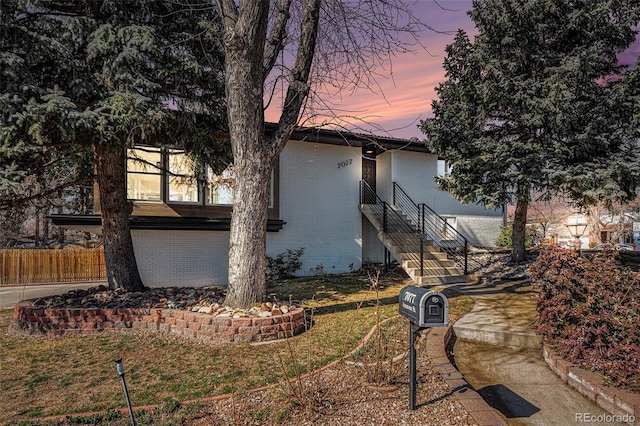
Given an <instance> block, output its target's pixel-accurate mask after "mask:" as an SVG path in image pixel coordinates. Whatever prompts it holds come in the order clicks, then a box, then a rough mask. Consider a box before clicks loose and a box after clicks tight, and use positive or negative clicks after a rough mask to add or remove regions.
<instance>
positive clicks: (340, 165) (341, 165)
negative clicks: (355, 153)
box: [338, 158, 353, 168]
mask: <svg viewBox="0 0 640 426" xmlns="http://www.w3.org/2000/svg"><path fill="white" fill-rule="evenodd" d="M351 163H353V159H352V158H349V159H348V160H344V161H341V162H339V163H338V168H341V167H347V166H349V165H351Z"/></svg>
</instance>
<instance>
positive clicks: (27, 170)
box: [0, 0, 230, 290]
mask: <svg viewBox="0 0 640 426" xmlns="http://www.w3.org/2000/svg"><path fill="white" fill-rule="evenodd" d="M0 11H1V14H0V20H1V22H0V24H1V25H0V31H1V39H0V72H1V74H0V78H1V80H0V191H2V193H3V194H4V196H5V197H10V196H11V194H12V188H13V187H14V186H15V183H16V182H20V181H21V180H23V179H24V178H26V177H27V176H29V175H32V174H37V173H43V172H44V170H45V169H48V168H50V166H51V165H52V164H56V163H59V162H61V161H72V162H74V161H79V160H80V159H82V158H83V157H82V156H83V155H84V154H85V153H86V152H87V151H89V152H91V151H92V152H93V153H94V159H95V172H96V177H97V181H98V184H99V188H100V192H99V196H100V207H101V214H102V226H103V239H104V247H105V261H106V263H107V270H108V279H109V286H110V287H111V288H117V287H119V288H123V289H125V290H140V289H142V288H143V287H144V286H143V284H142V281H141V280H140V277H139V274H138V270H137V265H136V261H135V256H134V253H133V245H132V241H131V235H130V232H129V224H128V215H129V213H130V206H129V204H128V203H127V193H126V170H125V158H126V157H125V156H126V148H127V147H128V146H131V145H133V144H140V143H144V144H151V145H158V144H172V145H174V146H175V145H181V144H185V143H186V142H188V145H189V146H187V148H188V149H194V147H200V148H202V149H200V154H203V155H205V156H206V157H207V158H209V159H212V158H213V159H215V161H212V163H213V164H212V165H213V166H215V167H214V170H218V171H219V170H221V169H223V168H224V167H225V166H226V165H227V164H228V163H229V161H230V153H229V150H228V149H227V148H225V147H224V146H221V145H218V144H216V143H215V142H214V139H213V137H212V134H213V131H214V130H216V129H220V128H221V123H223V118H224V86H223V84H222V78H223V75H222V72H221V69H222V62H221V58H222V56H221V55H220V53H219V52H220V49H219V47H218V39H217V34H216V32H215V30H214V29H213V28H214V27H213V23H214V21H215V20H216V14H215V11H214V9H213V7H212V6H211V5H203V4H201V3H199V2H196V1H189V0H186V1H184V2H173V1H170V0H167V1H162V0H159V1H152V2H147V1H126V0H115V1H108V0H98V1H89V0H84V1H59V0H58V1H55V0H33V1H26V0H1V5H0ZM196 113H197V114H198V117H196ZM207 154H208V155H207Z"/></svg>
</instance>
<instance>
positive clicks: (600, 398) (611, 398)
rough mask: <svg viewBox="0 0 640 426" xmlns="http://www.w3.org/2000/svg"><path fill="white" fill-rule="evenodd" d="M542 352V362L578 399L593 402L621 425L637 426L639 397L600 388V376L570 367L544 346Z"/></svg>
mask: <svg viewBox="0 0 640 426" xmlns="http://www.w3.org/2000/svg"><path fill="white" fill-rule="evenodd" d="M542 352H543V355H544V360H545V361H546V362H547V364H548V365H549V368H551V370H552V371H554V372H555V373H556V374H557V375H558V376H559V377H560V378H561V379H562V380H563V381H564V382H566V383H567V384H568V385H569V386H571V387H572V388H574V389H576V390H577V391H578V392H580V393H581V394H582V395H584V396H586V397H587V398H589V399H590V400H592V401H594V402H595V403H596V404H598V405H599V406H600V407H602V408H603V409H604V410H606V411H608V412H609V413H611V415H612V416H613V417H614V418H615V419H614V420H617V419H620V421H621V422H626V423H628V424H630V425H635V426H638V425H640V395H639V394H637V393H631V392H627V391H625V390H622V389H617V388H614V387H611V386H607V385H605V384H604V380H603V379H602V374H600V373H596V372H593V371H587V370H584V369H582V368H578V367H574V366H573V365H572V364H571V363H570V362H568V361H567V360H565V359H563V358H562V357H561V356H560V355H558V354H557V353H556V352H554V351H553V350H552V349H551V348H550V347H549V346H548V345H547V344H546V343H545V344H544V345H543V348H542Z"/></svg>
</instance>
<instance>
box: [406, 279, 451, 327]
mask: <svg viewBox="0 0 640 426" xmlns="http://www.w3.org/2000/svg"><path fill="white" fill-rule="evenodd" d="M399 305H400V307H399V312H400V315H402V316H403V317H405V318H407V319H408V320H409V321H411V322H412V323H413V324H415V325H417V326H418V327H446V326H447V325H449V301H448V300H447V297H446V296H445V295H444V294H442V293H439V292H437V291H433V290H427V289H426V288H422V287H416V286H414V285H410V286H407V287H405V288H403V289H402V290H400V300H399Z"/></svg>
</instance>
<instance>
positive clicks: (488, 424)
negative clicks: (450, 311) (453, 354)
mask: <svg viewBox="0 0 640 426" xmlns="http://www.w3.org/2000/svg"><path fill="white" fill-rule="evenodd" d="M452 337H453V325H450V326H449V327H447V328H444V327H434V328H430V329H429V330H428V333H427V341H426V351H427V356H428V357H429V360H430V361H431V365H432V366H433V368H434V369H435V370H436V371H438V372H440V374H441V375H442V377H443V379H444V381H445V382H446V383H447V385H449V388H450V389H451V393H452V394H453V395H454V396H455V397H456V398H457V399H458V401H460V403H461V404H462V406H463V407H464V408H465V410H467V411H468V412H469V414H470V415H471V417H473V419H474V420H475V421H476V423H477V424H478V426H507V423H505V421H504V420H503V419H502V417H500V415H498V413H497V412H496V411H495V410H494V409H493V408H491V406H490V405H489V404H488V403H487V402H486V401H485V400H484V399H482V397H481V396H480V394H478V392H476V390H475V389H474V388H473V386H471V385H470V384H469V382H467V381H466V380H465V378H464V376H463V375H462V373H460V372H459V371H458V370H457V369H456V368H455V367H454V366H453V365H452V364H451V361H449V357H447V351H446V348H447V346H448V345H449V342H450V341H451V338H452Z"/></svg>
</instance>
